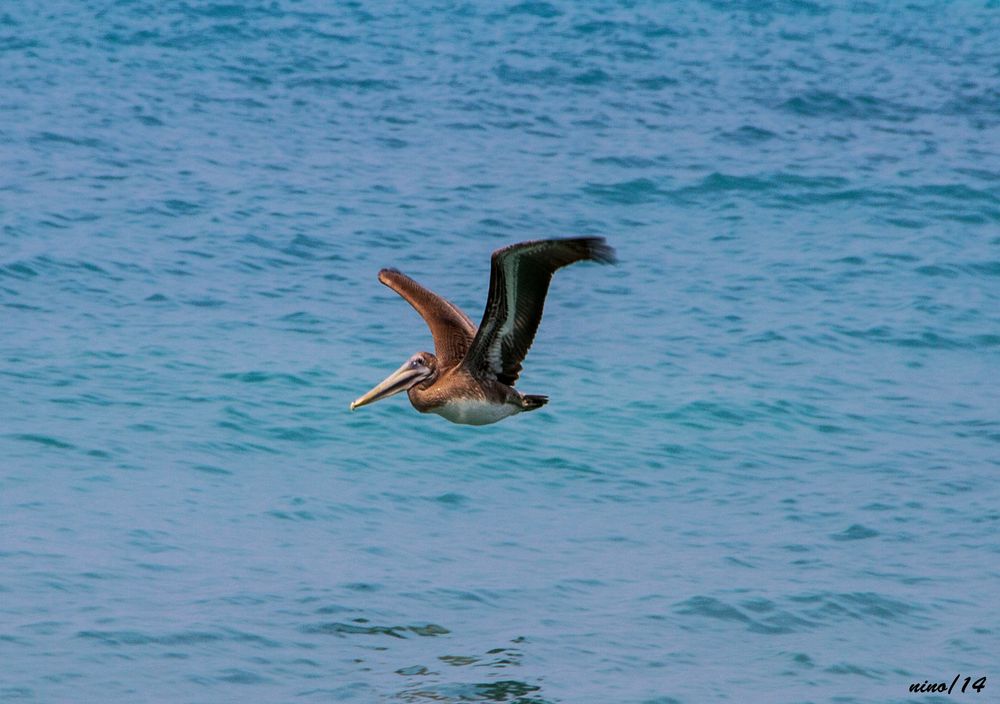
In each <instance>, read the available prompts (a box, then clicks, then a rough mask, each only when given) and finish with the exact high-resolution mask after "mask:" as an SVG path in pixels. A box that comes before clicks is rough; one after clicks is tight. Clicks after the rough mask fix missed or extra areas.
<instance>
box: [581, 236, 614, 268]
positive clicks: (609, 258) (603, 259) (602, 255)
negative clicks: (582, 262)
mask: <svg viewBox="0 0 1000 704" xmlns="http://www.w3.org/2000/svg"><path fill="white" fill-rule="evenodd" d="M578 241H579V242H580V244H582V245H583V246H584V247H585V248H586V250H587V259H590V260H592V261H595V262H600V263H601V264H617V263H618V257H617V255H616V254H615V250H614V247H612V246H611V245H609V244H608V241H607V240H606V239H604V238H603V237H581V238H580V239H579V240H578Z"/></svg>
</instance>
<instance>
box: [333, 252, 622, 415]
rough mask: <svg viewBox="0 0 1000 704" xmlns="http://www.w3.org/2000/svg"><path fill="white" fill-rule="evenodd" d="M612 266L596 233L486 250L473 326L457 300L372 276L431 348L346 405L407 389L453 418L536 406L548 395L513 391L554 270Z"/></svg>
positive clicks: (417, 401) (394, 276)
mask: <svg viewBox="0 0 1000 704" xmlns="http://www.w3.org/2000/svg"><path fill="white" fill-rule="evenodd" d="M586 260H590V261H595V262H601V263H603V264H611V263H614V261H615V251H614V250H613V249H612V248H611V247H609V246H608V245H607V243H606V242H605V241H604V238H603V237H579V238H573V239H556V240H537V241H534V242H521V243H520V244H513V245H510V246H509V247H504V248H503V249H498V250H497V251H495V252H494V253H493V259H492V262H491V266H490V292H489V296H488V297H487V299H486V311H485V312H484V313H483V320H482V322H481V323H480V324H479V329H478V330H477V329H476V326H475V325H473V324H472V321H471V320H469V317H468V316H467V315H466V314H465V313H463V312H462V311H461V310H460V309H459V308H458V306H456V305H454V304H453V303H451V302H449V301H447V300H445V299H444V298H442V297H441V296H438V295H437V294H436V293H433V292H431V291H428V290H427V289H426V288H424V287H423V286H421V285H420V284H418V283H417V282H416V281H414V280H413V279H411V278H410V277H408V276H406V275H405V274H403V273H401V272H399V271H397V270H395V269H383V270H382V271H380V272H379V273H378V280H379V281H381V282H382V283H383V284H385V285H386V286H388V287H389V288H391V289H392V290H393V291H395V292H396V293H398V294H399V295H400V296H402V297H403V298H405V299H406V301H407V302H408V303H409V304H410V305H411V306H413V307H414V308H415V309H416V311H417V312H418V313H420V316H421V317H422V318H423V319H424V321H425V322H426V323H427V327H429V328H430V329H431V335H433V337H434V351H435V352H436V353H437V354H436V355H433V354H431V353H430V352H417V353H416V354H415V355H413V356H412V357H410V358H409V359H408V360H407V361H406V364H404V365H403V366H401V367H400V368H399V369H397V370H396V371H394V372H393V373H392V374H390V375H389V377H388V378H387V379H386V380H385V381H383V382H382V383H380V384H379V385H378V386H376V387H375V388H374V389H372V390H371V391H369V392H368V393H366V394H365V395H364V396H362V397H361V398H359V399H358V400H357V401H355V402H354V403H352V404H351V410H352V411H353V410H354V409H355V408H359V407H361V406H364V405H366V404H369V403H374V402H375V401H378V400H379V399H383V398H387V397H389V396H392V395H393V394H397V393H399V392H400V391H406V392H407V395H408V396H409V397H410V403H412V404H413V407H414V408H416V409H417V410H418V411H420V412H421V413H437V414H438V415H440V416H444V417H445V418H447V419H448V420H450V421H451V422H452V423H465V424H468V425H486V424H488V423H496V422H497V421H498V420H503V419H504V418H506V417H507V416H512V415H514V414H515V413H521V412H522V411H533V410H535V409H536V408H541V407H542V406H544V405H545V404H546V402H547V401H548V400H549V399H548V397H547V396H533V395H528V394H522V393H521V392H519V391H517V390H516V389H514V382H515V381H517V377H518V374H520V372H521V362H522V361H523V360H524V357H525V355H526V354H528V348H529V347H531V342H532V340H534V339H535V331H536V330H537V329H538V323H539V322H540V321H541V319H542V307H543V306H544V305H545V294H546V293H547V292H548V290H549V282H550V281H551V280H552V275H553V274H554V273H555V272H556V270H557V269H560V268H562V267H564V266H568V265H569V264H573V263H575V262H580V261H586Z"/></svg>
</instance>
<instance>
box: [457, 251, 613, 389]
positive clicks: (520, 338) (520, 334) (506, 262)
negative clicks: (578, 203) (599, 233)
mask: <svg viewBox="0 0 1000 704" xmlns="http://www.w3.org/2000/svg"><path fill="white" fill-rule="evenodd" d="M584 260H591V261H596V262H601V263H603V264H611V263H614V261H615V251H614V250H613V249H612V248H611V247H609V246H608V244H607V243H606V242H605V241H604V238H603V237H579V238H574V239H562V240H536V241H534V242H521V243H520V244H514V245H511V246H509V247H504V248H503V249H498V250H497V251H495V252H494V253H493V260H492V266H491V269H490V293H489V296H488V298H487V299H486V311H485V312H484V313H483V322H481V323H480V324H479V332H477V333H476V337H475V339H474V340H473V341H472V346H471V347H470V348H469V352H468V354H467V355H466V356H465V361H464V362H463V364H464V365H465V367H466V368H467V369H468V370H469V371H470V372H472V373H473V374H474V375H477V376H492V377H494V378H496V379H497V380H498V381H500V382H502V383H504V384H508V385H513V384H514V382H515V381H517V376H518V374H520V372H521V362H522V361H524V357H525V355H526V354H528V348H529V347H531V343H532V341H533V340H534V339H535V331H536V330H538V323H539V322H541V320H542V308H543V306H544V305H545V294H546V293H548V290H549V282H550V281H551V280H552V275H553V274H554V273H555V272H556V270H557V269H560V268H561V267H564V266H567V265H569V264H573V263H574V262H579V261H584Z"/></svg>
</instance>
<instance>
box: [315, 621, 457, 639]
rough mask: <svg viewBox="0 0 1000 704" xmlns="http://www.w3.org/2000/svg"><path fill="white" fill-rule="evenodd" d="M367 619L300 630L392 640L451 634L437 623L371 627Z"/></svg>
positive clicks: (335, 622) (324, 624)
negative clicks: (384, 637) (411, 635)
mask: <svg viewBox="0 0 1000 704" xmlns="http://www.w3.org/2000/svg"><path fill="white" fill-rule="evenodd" d="M367 622H368V620H367V619H363V618H362V619H355V622H354V623H343V622H340V621H334V622H331V623H318V624H312V625H308V626H303V627H302V628H301V629H300V630H301V631H302V632H303V633H309V634H319V635H332V636H350V635H365V636H389V637H391V638H406V637H407V635H408V634H413V635H417V636H423V637H435V636H444V635H448V634H449V633H451V631H449V630H448V629H447V628H445V627H444V626H439V625H437V624H436V623H427V624H423V625H417V626H369V625H366V624H367Z"/></svg>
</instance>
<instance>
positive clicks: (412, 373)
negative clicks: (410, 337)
mask: <svg viewBox="0 0 1000 704" xmlns="http://www.w3.org/2000/svg"><path fill="white" fill-rule="evenodd" d="M435 378H437V357H435V356H434V355H432V354H431V353H430V352H417V353H416V354H415V355H413V356H412V357H410V358H409V359H408V360H406V363H405V364H403V366H401V367H400V368H399V369H397V370H396V371H394V372H393V373H392V374H390V375H389V376H387V377H386V378H385V379H384V380H383V381H382V382H381V383H379V385H378V386H376V387H375V388H374V389H372V390H371V391H369V392H368V393H366V394H365V395H364V396H362V397H361V398H359V399H358V400H357V401H355V402H354V403H352V404H351V410H352V411H353V410H354V409H355V408H360V407H361V406H367V405H368V404H369V403H375V402H376V401H380V400H381V399H383V398H389V397H390V396H392V395H394V394H398V393H399V392H400V391H407V390H409V389H412V388H413V387H414V386H417V385H418V384H424V383H427V382H428V381H433V380H434V379H435Z"/></svg>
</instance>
